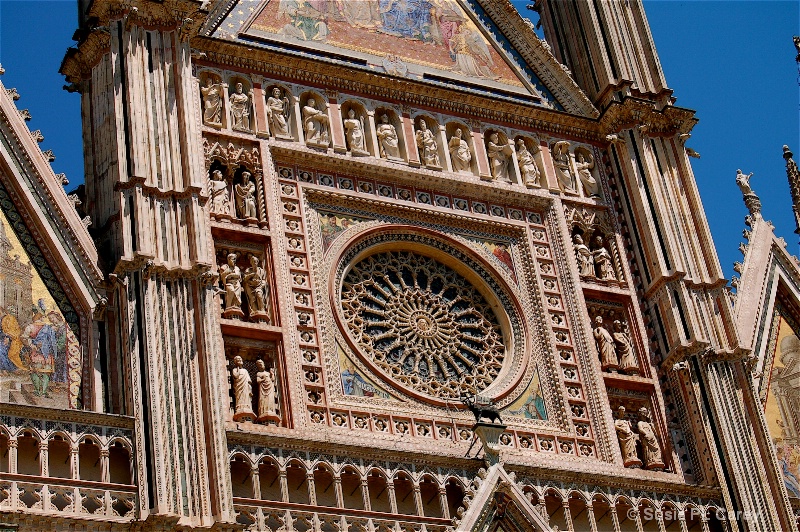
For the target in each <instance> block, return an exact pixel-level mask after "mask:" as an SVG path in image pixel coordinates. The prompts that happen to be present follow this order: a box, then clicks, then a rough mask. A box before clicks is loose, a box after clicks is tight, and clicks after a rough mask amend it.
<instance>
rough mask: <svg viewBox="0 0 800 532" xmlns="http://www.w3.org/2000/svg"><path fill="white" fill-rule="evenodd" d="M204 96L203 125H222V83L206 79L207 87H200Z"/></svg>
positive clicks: (209, 78)
mask: <svg viewBox="0 0 800 532" xmlns="http://www.w3.org/2000/svg"><path fill="white" fill-rule="evenodd" d="M200 93H201V95H202V96H203V123H204V124H206V125H209V126H221V125H222V94H223V93H222V83H214V80H213V79H212V78H211V77H208V78H206V86H205V87H200Z"/></svg>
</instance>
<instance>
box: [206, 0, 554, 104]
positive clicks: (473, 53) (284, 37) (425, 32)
mask: <svg viewBox="0 0 800 532" xmlns="http://www.w3.org/2000/svg"><path fill="white" fill-rule="evenodd" d="M213 35H214V36H215V37H218V38H223V39H240V40H247V41H248V42H252V43H254V44H260V45H264V46H267V47H276V46H277V47H279V48H280V49H281V51H284V52H287V51H288V52H293V51H294V52H297V53H298V54H299V55H303V56H308V55H312V56H319V57H323V56H324V57H325V58H326V59H327V60H328V61H330V60H336V59H337V58H338V59H339V60H341V61H343V62H345V63H347V64H348V65H349V66H361V67H365V68H367V69H369V70H371V71H375V72H379V73H385V74H388V75H391V76H398V77H405V78H411V79H419V80H423V81H428V82H431V83H436V84H439V85H448V86H452V87H455V88H458V89H463V90H474V91H479V92H483V93H486V92H487V90H488V92H491V91H493V90H494V91H496V92H497V93H498V94H503V93H506V94H507V95H512V96H513V95H516V97H517V98H519V97H523V98H525V99H526V100H528V101H530V103H539V104H541V105H544V106H547V107H553V108H556V109H559V110H563V107H562V106H561V105H560V104H559V103H558V102H557V101H556V100H555V98H554V97H553V95H552V93H551V92H550V91H549V90H548V89H547V87H545V86H544V84H543V83H542V82H541V80H540V79H539V77H538V76H537V75H536V74H535V73H534V71H533V70H532V69H531V68H530V66H529V65H527V64H525V63H524V61H523V60H522V57H521V55H520V54H519V53H518V52H517V51H516V50H515V49H514V48H513V47H512V46H511V44H510V43H509V41H508V39H506V38H505V36H503V35H502V32H501V31H499V29H498V28H497V27H496V26H495V25H494V24H493V22H492V21H491V20H490V19H489V17H488V15H486V13H485V12H484V10H483V9H482V8H481V7H480V6H479V5H478V4H477V2H475V1H474V0H466V1H465V2H460V1H458V0H363V1H362V0H359V1H341V0H338V1H335V0H240V1H239V2H236V3H234V4H233V5H232V6H231V8H230V10H229V11H228V14H227V16H225V17H224V18H223V20H222V21H221V23H220V25H219V26H217V28H216V30H215V31H214V32H213Z"/></svg>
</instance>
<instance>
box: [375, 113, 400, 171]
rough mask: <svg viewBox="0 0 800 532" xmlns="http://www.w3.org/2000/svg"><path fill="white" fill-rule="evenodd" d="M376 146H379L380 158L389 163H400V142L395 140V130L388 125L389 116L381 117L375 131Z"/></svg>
mask: <svg viewBox="0 0 800 532" xmlns="http://www.w3.org/2000/svg"><path fill="white" fill-rule="evenodd" d="M376 136H377V137H378V145H379V146H380V156H381V157H383V158H384V159H388V160H390V161H402V160H403V159H402V158H401V157H400V141H399V139H398V138H397V130H396V129H395V127H394V126H393V125H392V124H390V123H389V115H386V114H383V115H381V123H380V125H378V130H377V131H376Z"/></svg>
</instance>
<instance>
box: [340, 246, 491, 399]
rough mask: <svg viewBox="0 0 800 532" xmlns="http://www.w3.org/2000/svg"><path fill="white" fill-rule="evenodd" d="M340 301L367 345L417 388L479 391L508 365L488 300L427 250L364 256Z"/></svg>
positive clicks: (370, 354)
mask: <svg viewBox="0 0 800 532" xmlns="http://www.w3.org/2000/svg"><path fill="white" fill-rule="evenodd" d="M341 305H342V310H343V314H344V319H345V322H346V323H347V326H348V328H349V330H350V334H351V335H352V337H353V339H354V340H355V342H356V343H357V345H358V346H359V348H360V349H361V351H362V353H363V354H364V355H365V356H366V357H367V358H369V359H370V360H371V361H372V362H373V363H374V364H375V365H377V366H378V367H379V368H380V369H381V370H383V372H385V374H386V375H388V376H389V377H390V378H392V379H393V380H395V381H397V382H399V383H400V384H403V385H405V386H407V387H409V388H411V389H413V390H415V391H417V392H420V393H423V394H427V395H431V396H434V397H439V398H457V397H458V396H459V395H460V394H461V393H463V392H470V393H476V392H479V391H481V390H483V389H485V388H487V387H488V386H489V385H490V384H491V383H492V382H493V381H494V380H495V378H496V377H497V376H498V374H499V373H500V370H501V368H502V366H503V359H504V356H505V353H506V348H505V345H504V343H503V334H502V331H501V329H500V325H499V323H498V320H497V317H496V315H495V312H494V310H493V309H492V307H491V306H490V304H489V303H488V302H487V301H486V299H485V298H484V296H483V295H482V294H481V293H480V292H479V291H478V290H477V289H476V288H475V287H474V286H473V285H472V284H471V283H470V282H468V281H467V280H466V279H464V277H462V276H461V275H460V274H458V273H457V272H455V271H454V270H452V269H451V268H449V267H447V266H445V265H444V264H442V263H440V262H438V261H436V260H435V259H432V258H430V257H426V256H423V255H418V254H416V253H410V252H384V253H377V254H374V255H371V256H369V257H367V258H365V259H363V260H361V261H360V262H358V263H356V264H355V265H354V266H353V267H352V268H351V269H350V270H349V272H348V273H347V274H346V276H345V278H344V280H343V282H342V290H341Z"/></svg>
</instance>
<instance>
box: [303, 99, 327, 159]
mask: <svg viewBox="0 0 800 532" xmlns="http://www.w3.org/2000/svg"><path fill="white" fill-rule="evenodd" d="M323 106H324V104H323ZM303 129H304V130H305V132H306V144H310V145H312V146H318V147H321V148H327V147H328V144H330V133H329V132H328V113H326V112H325V111H324V110H322V111H320V110H319V109H317V107H316V102H315V101H314V98H309V99H308V101H306V105H305V107H303Z"/></svg>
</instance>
